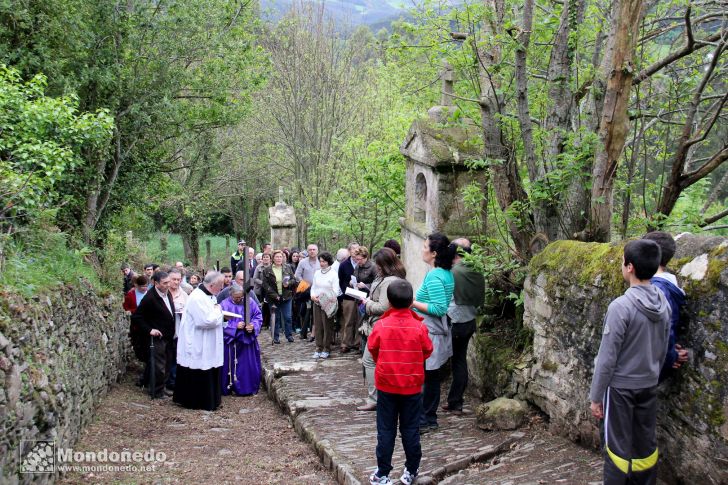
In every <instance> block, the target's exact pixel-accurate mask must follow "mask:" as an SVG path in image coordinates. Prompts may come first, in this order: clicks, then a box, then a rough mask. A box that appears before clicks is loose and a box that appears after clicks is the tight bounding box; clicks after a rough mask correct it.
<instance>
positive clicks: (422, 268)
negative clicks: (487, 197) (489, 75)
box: [400, 63, 486, 289]
mask: <svg viewBox="0 0 728 485" xmlns="http://www.w3.org/2000/svg"><path fill="white" fill-rule="evenodd" d="M440 77H441V79H442V101H441V105H439V106H434V107H432V108H430V110H429V111H428V117H427V118H424V119H419V120H417V121H415V122H414V123H413V124H412V126H411V127H410V130H409V133H408V134H407V137H406V138H405V140H404V142H403V143H402V146H400V152H401V153H402V154H403V155H404V156H405V160H406V184H405V196H406V200H407V202H406V213H405V216H404V217H402V218H400V225H401V227H402V262H403V263H404V265H405V267H406V268H407V279H408V280H409V281H410V283H412V284H413V285H414V287H415V289H416V288H418V287H419V286H420V283H421V282H422V280H423V279H424V277H425V274H426V273H427V271H428V270H429V269H430V268H429V267H428V266H427V265H426V264H425V263H424V262H423V261H422V245H423V242H424V240H425V238H426V237H427V235H428V234H431V233H433V232H437V231H439V232H443V233H445V234H446V235H447V236H448V237H450V238H454V237H460V236H465V237H467V236H468V235H469V234H472V233H475V231H474V230H473V229H472V228H471V227H470V226H469V224H468V221H469V220H470V219H471V218H472V216H473V214H472V213H468V212H467V210H466V208H465V207H464V204H463V194H462V190H463V188H464V187H465V186H467V185H468V184H470V183H471V182H473V181H478V182H480V183H481V184H482V186H483V187H485V173H484V172H483V171H479V170H468V168H467V162H468V161H469V160H480V159H482V158H483V141H482V136H481V131H480V129H479V128H478V125H476V124H475V123H473V122H472V121H471V120H469V119H466V118H463V117H459V116H458V115H459V113H460V112H459V111H458V110H457V108H456V107H454V106H453V103H452V98H453V94H454V89H453V84H454V81H455V76H454V72H453V69H452V67H450V65H449V64H447V63H445V65H444V70H443V72H442V74H441V76H440ZM485 214H486V207H485V206H484V205H483V207H482V208H481V216H480V217H481V219H482V220H483V223H484V222H485V217H484V216H485Z"/></svg>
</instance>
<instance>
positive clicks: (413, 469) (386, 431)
mask: <svg viewBox="0 0 728 485" xmlns="http://www.w3.org/2000/svg"><path fill="white" fill-rule="evenodd" d="M421 413H422V397H421V395H420V394H419V393H418V394H411V395H408V396H405V395H402V394H392V393H389V392H383V391H377V470H378V475H379V476H380V477H382V476H387V475H389V472H391V471H392V453H393V452H394V441H395V439H396V438H397V420H399V434H400V435H401V436H402V448H404V456H405V462H404V466H406V467H407V470H409V472H410V473H412V474H413V475H414V474H416V473H417V470H418V469H419V468H420V460H421V459H422V447H421V446H420V426H419V421H420V414H421Z"/></svg>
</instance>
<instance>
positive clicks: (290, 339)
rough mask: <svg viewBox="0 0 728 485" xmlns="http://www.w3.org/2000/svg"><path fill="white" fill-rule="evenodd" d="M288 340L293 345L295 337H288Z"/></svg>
mask: <svg viewBox="0 0 728 485" xmlns="http://www.w3.org/2000/svg"><path fill="white" fill-rule="evenodd" d="M286 340H288V341H289V342H291V343H293V342H294V340H293V337H288V338H287V339H286Z"/></svg>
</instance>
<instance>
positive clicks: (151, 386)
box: [149, 335, 157, 399]
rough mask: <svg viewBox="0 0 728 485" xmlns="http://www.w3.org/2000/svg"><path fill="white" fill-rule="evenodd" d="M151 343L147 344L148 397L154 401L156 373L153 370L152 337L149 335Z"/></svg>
mask: <svg viewBox="0 0 728 485" xmlns="http://www.w3.org/2000/svg"><path fill="white" fill-rule="evenodd" d="M150 337H151V342H150V344H149V395H150V396H151V398H152V399H154V397H155V396H154V394H155V392H156V388H157V382H156V381H157V376H156V374H157V372H156V369H155V368H154V335H151V336H150Z"/></svg>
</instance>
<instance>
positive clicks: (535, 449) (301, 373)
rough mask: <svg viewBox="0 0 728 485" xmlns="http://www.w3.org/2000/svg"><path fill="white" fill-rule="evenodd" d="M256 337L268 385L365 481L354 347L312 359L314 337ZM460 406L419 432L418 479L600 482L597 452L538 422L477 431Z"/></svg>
mask: <svg viewBox="0 0 728 485" xmlns="http://www.w3.org/2000/svg"><path fill="white" fill-rule="evenodd" d="M260 343H261V348H262V350H263V368H264V380H265V382H266V385H267V389H268V393H269V395H270V396H271V397H272V398H273V399H274V400H275V401H276V402H277V403H278V404H279V406H280V407H281V408H282V409H283V410H284V411H285V412H286V413H288V414H289V415H290V416H291V419H292V420H293V423H294V427H295V429H296V431H297V432H298V433H299V435H300V436H301V437H303V438H304V439H305V440H306V441H308V442H310V443H311V444H312V446H313V447H314V448H315V450H316V452H317V453H318V454H319V456H320V457H321V459H322V461H323V463H324V467H326V468H328V469H330V470H331V471H332V473H334V475H335V476H336V478H337V480H338V482H339V483H340V484H342V485H357V484H360V483H365V482H366V483H368V482H367V481H366V478H367V476H368V474H369V473H371V471H372V469H373V468H374V467H375V466H376V458H375V453H374V450H375V447H376V421H375V419H376V417H375V413H374V412H358V411H356V409H355V408H356V406H357V405H359V404H362V403H364V398H365V396H366V390H365V388H364V381H363V377H362V371H361V363H360V360H359V355H358V354H355V353H348V354H341V353H339V352H336V351H335V352H334V353H333V354H332V356H331V358H330V359H328V360H319V361H315V360H314V359H313V358H312V354H313V352H314V350H315V349H314V346H313V344H311V343H308V342H304V341H301V340H299V339H298V338H296V340H295V342H294V343H288V342H286V341H285V339H282V343H281V345H272V344H271V341H270V335H269V334H267V333H262V334H261V337H260ZM445 391H446V386H443V392H445ZM465 411H466V414H465V415H463V416H452V415H449V414H446V413H439V414H438V420H439V424H440V429H439V430H438V431H436V432H432V433H428V434H426V435H423V436H422V451H423V459H422V464H421V468H420V477H419V479H418V481H417V483H418V484H421V485H425V484H428V483H441V484H449V485H455V484H458V485H460V484H463V485H464V484H478V485H483V484H502V485H505V484H514V485H515V484H531V483H533V484H538V483H574V484H585V483H593V482H596V483H600V477H601V458H600V456H599V455H598V454H597V453H594V452H593V451H591V450H586V449H583V448H580V447H579V446H577V445H575V444H573V443H571V442H569V441H567V440H565V439H563V438H559V437H556V436H552V435H551V434H549V433H548V432H546V431H545V430H544V429H542V428H543V427H542V426H535V427H533V428H529V429H522V430H519V431H518V432H515V433H512V432H485V431H481V430H480V429H478V428H477V427H476V426H475V417H474V414H473V412H472V409H471V408H469V407H468V405H467V404H466V407H465ZM393 465H394V470H393V472H392V478H398V476H399V473H400V472H401V470H402V467H403V466H404V453H403V451H402V447H401V443H400V442H399V439H398V442H397V446H396V448H395V456H394V460H393Z"/></svg>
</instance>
